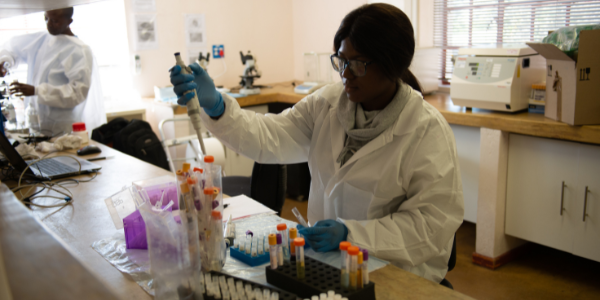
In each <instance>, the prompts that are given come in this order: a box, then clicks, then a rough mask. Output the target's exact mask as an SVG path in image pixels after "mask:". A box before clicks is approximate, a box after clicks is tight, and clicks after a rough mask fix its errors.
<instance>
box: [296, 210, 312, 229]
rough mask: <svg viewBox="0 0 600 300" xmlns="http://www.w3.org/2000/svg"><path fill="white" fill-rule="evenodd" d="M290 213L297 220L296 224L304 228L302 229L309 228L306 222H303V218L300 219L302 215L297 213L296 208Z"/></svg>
mask: <svg viewBox="0 0 600 300" xmlns="http://www.w3.org/2000/svg"><path fill="white" fill-rule="evenodd" d="M292 213H293V214H294V216H296V219H298V224H300V225H302V226H304V227H310V226H308V224H307V223H306V220H304V218H303V217H302V214H300V212H299V211H298V209H297V208H295V207H294V208H292Z"/></svg>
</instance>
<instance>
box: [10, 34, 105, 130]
mask: <svg viewBox="0 0 600 300" xmlns="http://www.w3.org/2000/svg"><path fill="white" fill-rule="evenodd" d="M0 57H3V59H7V58H8V59H9V60H10V59H12V60H13V66H14V67H15V68H16V67H17V66H18V65H19V64H21V63H26V64H27V66H28V71H27V84H30V85H33V86H35V94H36V96H32V97H26V98H25V107H27V105H29V102H30V101H33V102H34V103H36V102H37V107H38V110H39V112H40V119H41V121H42V123H41V125H42V133H45V134H49V133H50V132H52V133H53V134H56V133H59V132H61V131H65V132H71V130H72V127H71V125H72V124H73V123H74V122H85V125H86V129H87V130H88V132H91V131H92V130H93V129H94V128H96V127H99V126H100V125H102V124H104V123H106V113H105V111H104V103H103V102H102V101H103V99H102V90H101V88H100V78H99V74H98V68H97V66H96V65H95V63H94V58H93V55H92V51H91V50H90V47H89V46H87V45H86V44H84V43H83V42H82V41H81V40H79V39H78V38H76V37H72V36H68V35H64V34H61V35H57V36H54V35H51V34H49V33H48V32H36V33H32V34H25V35H21V36H17V37H14V38H12V39H10V40H9V41H8V42H7V43H6V44H5V45H4V47H3V49H2V50H0ZM86 99H87V100H86Z"/></svg>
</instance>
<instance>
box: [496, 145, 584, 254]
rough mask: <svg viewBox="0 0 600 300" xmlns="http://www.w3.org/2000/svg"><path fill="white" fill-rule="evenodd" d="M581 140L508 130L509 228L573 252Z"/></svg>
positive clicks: (511, 232)
mask: <svg viewBox="0 0 600 300" xmlns="http://www.w3.org/2000/svg"><path fill="white" fill-rule="evenodd" d="M578 146H579V144H576V143H571V142H565V141H558V140H551V139H545V138H537V137H530V136H523V135H518V134H511V135H510V136H509V144H508V147H509V150H508V176H507V191H506V225H505V233H506V234H508V235H511V236H515V237H518V238H521V239H525V240H528V241H532V242H535V243H539V244H542V245H546V246H548V247H552V248H556V249H560V250H563V251H567V252H572V250H573V235H572V230H573V224H572V223H571V222H572V215H573V214H575V213H576V212H575V211H573V210H575V208H574V201H575V198H576V197H575V195H576V192H577V189H576V187H575V184H576V183H577V182H576V181H575V179H576V178H577V176H576V175H577V174H576V170H577V151H578V148H577V147H578ZM563 182H564V183H565V185H566V186H565V187H564V188H563ZM561 198H562V201H561ZM561 202H562V207H563V208H564V210H563V211H562V215H561ZM577 214H580V212H577Z"/></svg>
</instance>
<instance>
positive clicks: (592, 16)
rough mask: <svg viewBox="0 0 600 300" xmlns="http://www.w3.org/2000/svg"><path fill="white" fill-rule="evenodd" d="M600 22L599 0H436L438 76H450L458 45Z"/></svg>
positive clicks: (516, 39)
mask: <svg viewBox="0 0 600 300" xmlns="http://www.w3.org/2000/svg"><path fill="white" fill-rule="evenodd" d="M598 23H600V0H589V1H561V0H545V1H544V0H435V21H434V24H435V25H434V28H435V29H434V44H435V46H437V47H440V48H441V49H442V57H441V63H442V68H441V72H440V78H441V79H442V81H443V82H446V83H447V82H448V81H449V79H450V78H452V67H453V66H452V61H451V58H452V56H453V55H456V54H457V53H458V49H459V48H464V47H471V46H485V45H489V46H492V47H495V46H496V45H498V44H523V43H525V42H530V41H541V39H542V38H544V37H545V36H547V35H548V31H552V30H556V29H558V28H560V27H565V26H576V25H588V24H598Z"/></svg>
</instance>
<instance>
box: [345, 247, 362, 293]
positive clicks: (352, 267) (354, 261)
mask: <svg viewBox="0 0 600 300" xmlns="http://www.w3.org/2000/svg"><path fill="white" fill-rule="evenodd" d="M359 251H360V249H358V247H354V246H353V247H349V248H348V255H349V259H348V262H349V265H348V274H349V275H350V276H349V278H350V281H349V285H348V286H349V288H350V290H356V287H357V283H356V278H357V277H356V271H357V267H358V252H359ZM361 279H362V278H361Z"/></svg>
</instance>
